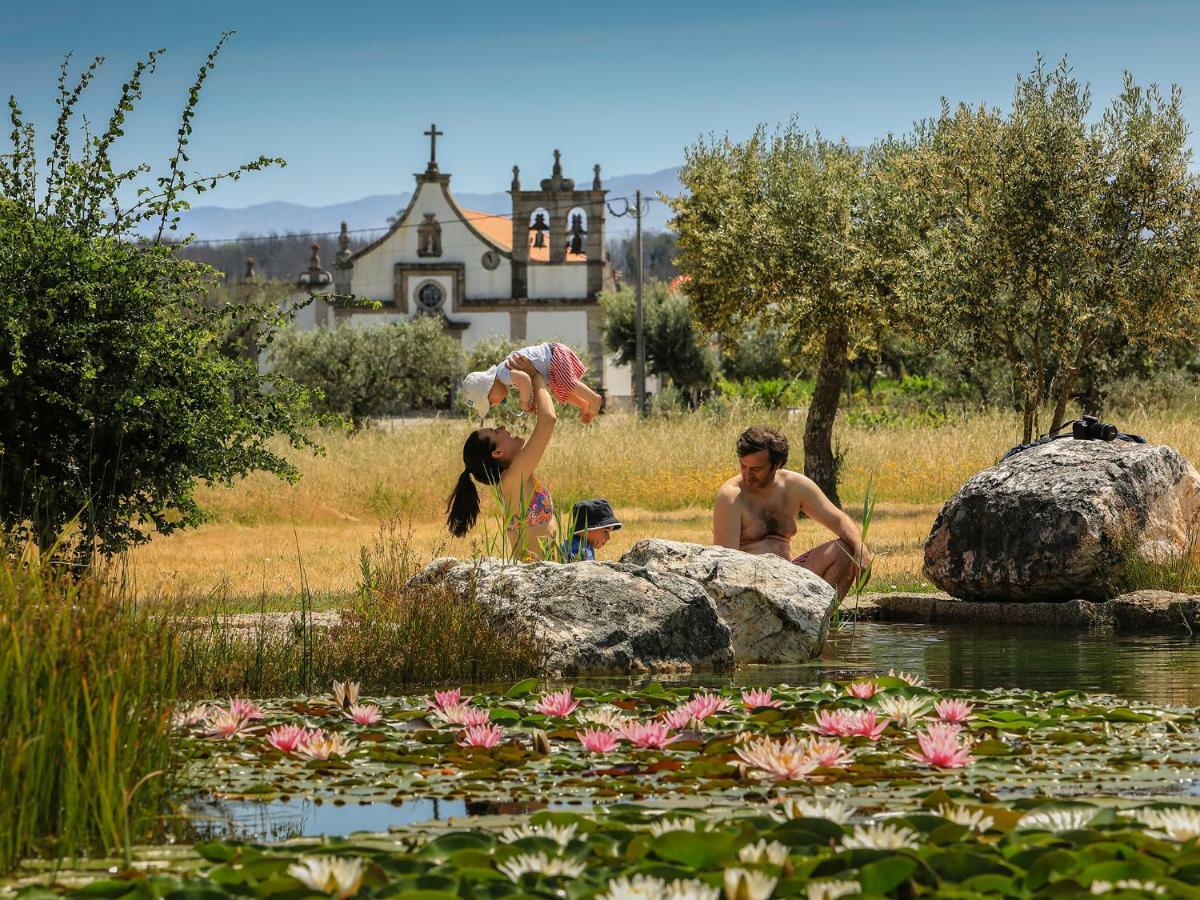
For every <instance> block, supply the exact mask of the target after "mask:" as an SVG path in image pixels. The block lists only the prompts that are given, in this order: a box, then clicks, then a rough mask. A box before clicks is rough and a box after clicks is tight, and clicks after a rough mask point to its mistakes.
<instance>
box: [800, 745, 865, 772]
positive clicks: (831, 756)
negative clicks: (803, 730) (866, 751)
mask: <svg viewBox="0 0 1200 900" xmlns="http://www.w3.org/2000/svg"><path fill="white" fill-rule="evenodd" d="M803 749H804V754H805V755H806V756H808V757H809V758H810V759H812V760H814V761H815V762H816V764H817V765H818V766H821V767H822V768H826V769H838V768H841V767H842V766H845V765H848V764H849V763H851V762H853V761H854V754H853V753H851V752H850V750H849V749H847V748H846V747H845V746H844V745H843V744H842V743H841V742H839V741H829V740H822V739H821V738H809V739H808V740H807V741H805V742H804V745H803Z"/></svg>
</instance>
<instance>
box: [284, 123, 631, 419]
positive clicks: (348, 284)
mask: <svg viewBox="0 0 1200 900" xmlns="http://www.w3.org/2000/svg"><path fill="white" fill-rule="evenodd" d="M426 134H427V135H428V136H429V138H430V158H429V162H428V165H427V166H426V168H425V171H424V172H422V173H420V174H417V175H415V176H414V177H415V179H416V187H415V190H414V191H413V195H412V199H411V200H410V201H409V204H408V206H407V207H406V208H405V209H404V211H403V212H402V213H401V214H400V216H399V217H398V218H397V219H396V221H395V222H394V223H393V224H392V226H391V227H390V228H389V230H388V231H387V232H386V233H385V234H383V235H382V236H380V237H379V238H377V239H376V240H374V241H372V242H371V243H370V244H368V245H367V246H365V247H362V248H360V249H359V250H357V251H354V252H351V251H350V249H349V245H350V239H349V233H348V225H347V223H345V222H343V223H342V234H341V236H340V238H339V242H338V243H339V250H338V254H337V257H336V259H335V261H334V264H333V271H332V272H328V271H325V270H324V269H321V268H320V263H319V261H318V260H317V257H316V248H315V247H314V261H313V265H312V267H310V269H309V271H308V272H305V273H303V274H302V275H301V276H300V279H299V282H298V285H297V286H298V287H299V288H301V289H304V290H305V292H306V293H307V292H309V291H312V292H314V293H316V294H317V295H318V297H320V296H321V295H322V294H329V293H336V294H342V295H346V294H352V295H354V296H356V297H359V298H365V299H370V300H375V301H378V305H379V308H378V309H361V308H350V307H345V306H339V305H335V304H333V303H330V302H328V301H324V300H318V302H316V303H314V304H313V305H312V307H310V309H311V313H310V312H309V310H306V311H305V313H308V314H307V315H303V316H302V320H301V321H300V322H298V323H297V324H300V325H301V326H302V327H303V326H308V327H320V326H329V325H333V324H336V323H338V322H349V323H351V324H353V325H356V326H357V325H374V324H384V323H388V322H398V321H402V320H406V319H411V318H413V317H414V316H436V317H438V318H439V319H441V321H442V323H443V327H444V328H445V329H446V330H447V331H448V332H449V333H452V334H455V335H457V336H458V337H459V338H460V339H461V340H462V342H463V345H464V346H465V347H468V348H469V347H470V346H471V345H472V344H474V343H475V342H477V341H479V340H480V339H482V338H485V337H489V336H493V335H503V336H505V337H508V338H511V339H512V340H516V341H522V342H525V343H529V344H533V343H540V342H541V341H546V340H560V341H563V342H564V343H567V344H569V345H571V346H572V347H575V348H578V349H584V348H586V350H587V357H588V358H587V359H586V360H585V361H586V362H587V363H588V366H589V369H590V370H591V372H592V373H593V375H594V376H596V381H597V382H598V383H599V386H600V387H601V388H603V389H604V393H606V394H607V395H608V396H609V398H610V399H611V400H613V401H617V402H618V403H620V402H621V401H622V400H625V399H626V398H628V397H629V395H630V394H631V393H632V391H631V387H630V385H631V378H630V372H629V369H628V367H618V366H615V365H614V364H613V363H612V362H611V360H609V359H606V358H605V354H604V348H603V340H602V327H603V321H602V313H601V309H600V305H599V303H598V297H599V294H600V292H601V291H602V290H604V289H605V288H606V287H610V286H611V273H610V271H609V268H608V263H607V259H606V253H605V225H604V217H605V196H606V194H607V191H605V190H604V187H603V185H602V183H601V180H600V166H598V165H597V166H594V167H593V176H592V178H591V180H590V183H588V184H586V185H584V186H582V187H579V188H577V187H576V184H575V182H574V181H573V180H572V179H570V178H566V177H564V175H563V168H562V160H561V158H560V155H559V152H558V151H557V150H555V151H554V163H553V166H552V168H551V172H550V176H549V177H548V178H544V179H540V181H539V182H538V183H537V184H536V186H533V187H531V188H529V189H526V188H525V187H523V186H522V184H521V179H520V171H519V169H518V168H517V167H516V166H513V170H512V171H513V175H512V183H511V185H510V188H509V191H508V193H509V195H510V196H511V198H512V215H511V217H506V216H499V215H494V214H490V213H484V212H478V211H475V210H470V209H464V208H462V207H461V206H459V205H458V203H457V202H456V201H455V199H454V195H453V194H452V193H451V192H450V175H449V174H448V173H443V172H441V171H440V170H439V168H438V164H437V143H436V142H437V138H438V137H439V136H440V135H441V132H439V131H437V128H436V126H433V127H431V128H430V131H428V132H426Z"/></svg>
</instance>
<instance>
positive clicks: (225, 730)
mask: <svg viewBox="0 0 1200 900" xmlns="http://www.w3.org/2000/svg"><path fill="white" fill-rule="evenodd" d="M249 724H250V723H249V721H248V720H246V719H243V718H242V717H241V716H240V715H237V714H236V713H234V712H231V711H230V710H227V709H219V710H216V711H215V712H213V713H212V714H211V715H210V716H209V717H208V722H207V724H206V727H205V731H204V733H205V734H206V735H207V736H208V737H210V738H224V739H226V740H228V739H229V738H233V737H237V736H238V735H241V734H245V733H246V732H248V731H249V730H250V728H249Z"/></svg>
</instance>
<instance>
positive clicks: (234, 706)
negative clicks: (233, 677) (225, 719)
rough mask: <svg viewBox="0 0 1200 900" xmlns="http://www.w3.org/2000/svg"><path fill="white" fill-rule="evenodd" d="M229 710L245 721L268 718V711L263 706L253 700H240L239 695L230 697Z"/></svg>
mask: <svg viewBox="0 0 1200 900" xmlns="http://www.w3.org/2000/svg"><path fill="white" fill-rule="evenodd" d="M229 712H230V713H232V714H233V715H235V716H237V717H238V718H239V719H241V720H242V721H243V722H251V721H255V720H257V719H264V718H266V713H264V712H263V708H262V707H261V706H259V705H258V704H257V703H255V702H254V701H253V700H239V699H238V698H237V697H230V698H229Z"/></svg>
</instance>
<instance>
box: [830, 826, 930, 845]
mask: <svg viewBox="0 0 1200 900" xmlns="http://www.w3.org/2000/svg"><path fill="white" fill-rule="evenodd" d="M842 848H843V849H845V850H916V849H917V833H916V832H915V831H913V830H912V829H911V828H903V827H901V826H899V825H855V826H854V833H853V834H848V835H846V837H844V838H842Z"/></svg>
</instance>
